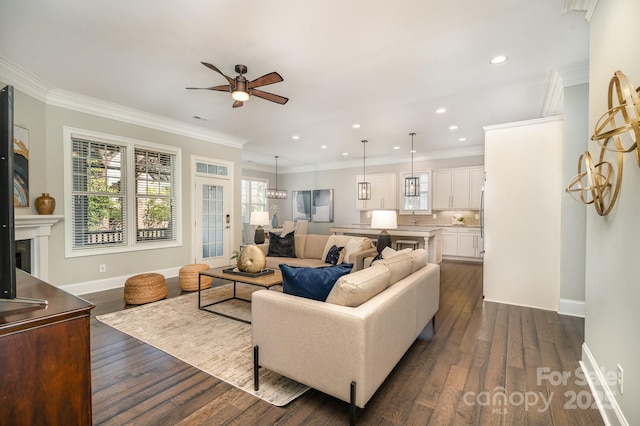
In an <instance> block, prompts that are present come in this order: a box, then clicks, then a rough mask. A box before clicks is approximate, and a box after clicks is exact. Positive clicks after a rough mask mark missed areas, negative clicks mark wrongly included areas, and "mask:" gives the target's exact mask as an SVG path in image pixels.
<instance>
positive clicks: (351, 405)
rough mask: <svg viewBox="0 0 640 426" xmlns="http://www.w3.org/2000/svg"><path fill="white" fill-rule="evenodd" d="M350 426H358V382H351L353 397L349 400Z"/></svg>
mask: <svg viewBox="0 0 640 426" xmlns="http://www.w3.org/2000/svg"><path fill="white" fill-rule="evenodd" d="M349 424H350V425H351V426H353V425H355V424H356V382H351V397H350V399H349Z"/></svg>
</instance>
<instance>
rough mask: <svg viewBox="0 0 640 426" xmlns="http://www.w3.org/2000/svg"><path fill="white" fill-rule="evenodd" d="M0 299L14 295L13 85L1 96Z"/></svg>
mask: <svg viewBox="0 0 640 426" xmlns="http://www.w3.org/2000/svg"><path fill="white" fill-rule="evenodd" d="M0 139H1V140H0V299H15V298H16V249H15V221H14V217H13V86H6V87H5V88H3V89H2V94H1V95H0Z"/></svg>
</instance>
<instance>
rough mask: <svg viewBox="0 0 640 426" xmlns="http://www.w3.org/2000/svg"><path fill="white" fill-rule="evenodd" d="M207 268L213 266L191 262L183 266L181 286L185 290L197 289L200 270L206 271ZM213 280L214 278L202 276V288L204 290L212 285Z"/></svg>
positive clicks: (180, 278)
mask: <svg viewBox="0 0 640 426" xmlns="http://www.w3.org/2000/svg"><path fill="white" fill-rule="evenodd" d="M207 269H211V266H209V265H205V264H204V263H191V264H189V265H184V266H183V267H182V268H180V274H179V280H180V288H181V289H182V290H184V291H197V290H198V275H199V274H198V273H199V272H200V271H206V270H207ZM212 282H213V278H211V277H202V281H201V284H200V285H201V287H200V288H201V289H202V290H204V289H206V288H209V287H211V283H212Z"/></svg>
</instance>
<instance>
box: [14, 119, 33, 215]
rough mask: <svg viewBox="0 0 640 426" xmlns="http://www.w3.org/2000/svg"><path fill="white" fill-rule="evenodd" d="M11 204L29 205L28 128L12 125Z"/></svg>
mask: <svg viewBox="0 0 640 426" xmlns="http://www.w3.org/2000/svg"><path fill="white" fill-rule="evenodd" d="M13 168H14V173H13V205H14V206H15V207H29V130H27V129H25V128H24V127H20V126H13Z"/></svg>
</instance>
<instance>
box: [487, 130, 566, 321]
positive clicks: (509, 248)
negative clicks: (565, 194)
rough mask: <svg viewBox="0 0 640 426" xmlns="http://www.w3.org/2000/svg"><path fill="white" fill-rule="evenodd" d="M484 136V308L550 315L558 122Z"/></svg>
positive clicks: (555, 284)
mask: <svg viewBox="0 0 640 426" xmlns="http://www.w3.org/2000/svg"><path fill="white" fill-rule="evenodd" d="M486 129H487V131H486V136H485V171H486V184H485V219H484V224H485V238H484V249H485V255H484V296H485V300H488V301H493V302H499V303H508V304H512V305H521V306H531V307H534V308H540V309H548V310H554V311H556V310H557V309H558V299H559V295H560V198H561V196H562V188H563V186H562V181H561V174H560V170H561V168H560V157H561V153H562V117H553V118H547V119H539V120H530V121H523V122H519V123H509V124H505V125H499V126H491V127H487V128H486Z"/></svg>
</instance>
